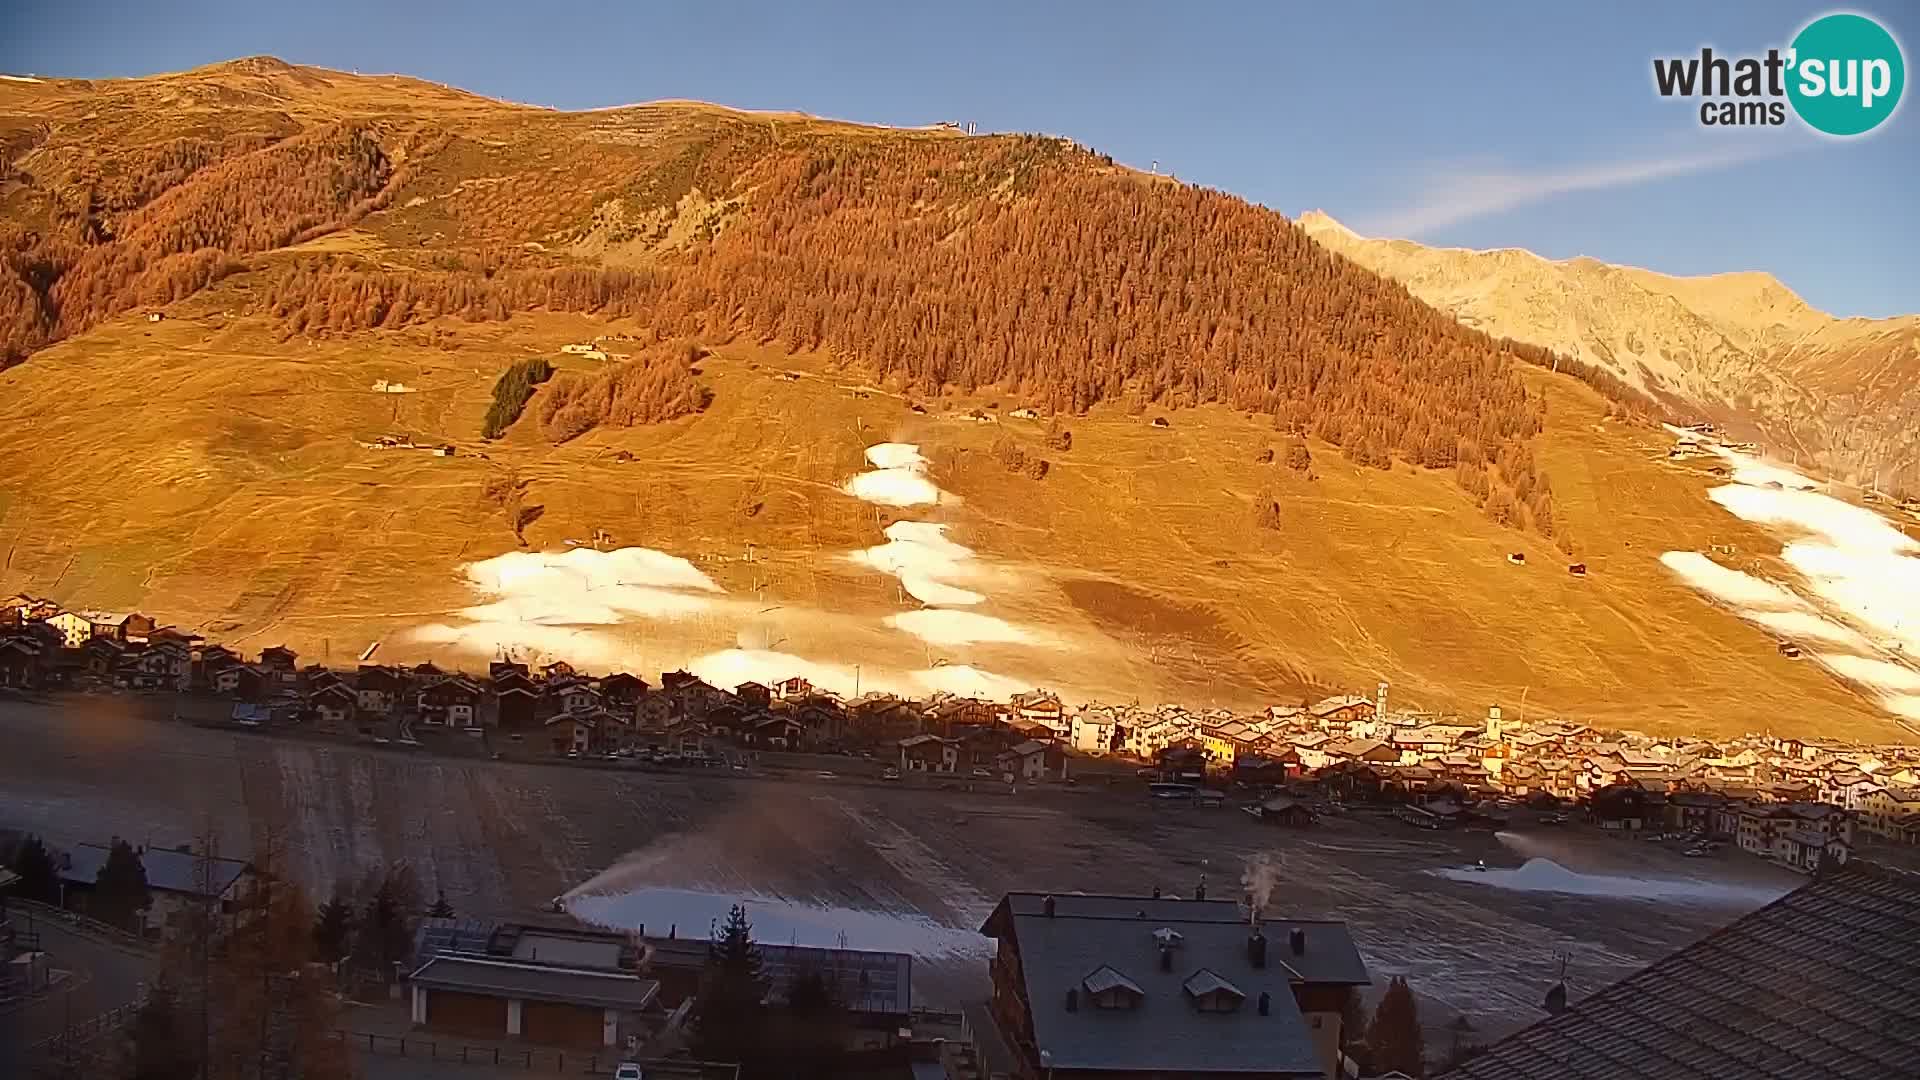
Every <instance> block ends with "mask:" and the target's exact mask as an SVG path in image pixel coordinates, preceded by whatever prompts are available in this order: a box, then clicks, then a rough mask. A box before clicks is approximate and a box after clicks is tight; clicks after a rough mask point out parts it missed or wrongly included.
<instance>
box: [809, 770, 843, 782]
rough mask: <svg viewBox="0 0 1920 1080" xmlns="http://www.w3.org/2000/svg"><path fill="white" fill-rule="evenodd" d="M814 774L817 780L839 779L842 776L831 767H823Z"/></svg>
mask: <svg viewBox="0 0 1920 1080" xmlns="http://www.w3.org/2000/svg"><path fill="white" fill-rule="evenodd" d="M813 776H814V779H816V780H838V779H839V778H840V775H839V774H838V773H836V772H834V771H833V770H831V769H821V770H820V771H819V772H817V773H814V774H813Z"/></svg>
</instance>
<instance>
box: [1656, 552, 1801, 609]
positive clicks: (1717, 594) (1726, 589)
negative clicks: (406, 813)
mask: <svg viewBox="0 0 1920 1080" xmlns="http://www.w3.org/2000/svg"><path fill="white" fill-rule="evenodd" d="M1660 561H1661V563H1663V564H1665V566H1666V568H1667V569H1669V570H1671V571H1673V572H1674V573H1676V574H1679V575H1680V576H1681V577H1682V578H1684V579H1685V580H1686V582H1687V584H1689V585H1692V586H1693V587H1694V588H1696V589H1699V590H1700V591H1701V592H1704V593H1709V594H1711V595H1712V596H1713V597H1714V598H1715V599H1717V600H1720V601H1721V602H1723V603H1727V604H1732V605H1734V606H1735V607H1739V608H1743V609H1757V610H1760V611H1806V610H1809V609H1810V608H1811V605H1810V604H1808V603H1807V602H1806V601H1805V600H1802V599H1801V598H1800V597H1799V596H1797V595H1795V594H1794V593H1793V592H1791V591H1789V590H1787V589H1785V588H1782V587H1781V586H1779V585H1775V584H1774V583H1772V582H1770V581H1766V580H1763V579H1761V578H1757V577H1754V576H1753V575H1752V574H1749V573H1747V572H1746V571H1744V570H1730V569H1728V568H1727V567H1724V566H1721V565H1720V564H1719V563H1717V562H1714V561H1713V560H1712V559H1709V558H1707V557H1706V556H1705V555H1702V554H1700V553H1699V552H1697V551H1669V552H1667V553H1666V554H1664V555H1662V556H1660Z"/></svg>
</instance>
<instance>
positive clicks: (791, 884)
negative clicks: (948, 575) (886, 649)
mask: <svg viewBox="0 0 1920 1080" xmlns="http://www.w3.org/2000/svg"><path fill="white" fill-rule="evenodd" d="M148 704H150V703H144V702H141V701H139V700H138V699H132V698H127V697H81V698H71V699H65V700H62V701H58V702H53V703H33V702H25V701H20V700H18V699H12V700H8V699H0V827H13V828H22V829H29V830H32V831H36V832H40V833H42V834H45V835H46V836H48V837H50V838H51V839H53V840H54V841H56V842H62V843H72V842H77V841H83V840H92V841H98V840H104V839H105V838H106V837H108V836H111V835H115V834H118V835H121V836H126V837H131V838H135V839H140V840H144V841H146V842H148V843H152V844H161V845H171V844H176V843H182V842H186V841H188V840H191V839H192V838H193V836H194V834H195V831H196V825H197V823H201V822H207V823H211V825H212V826H213V827H214V828H215V829H216V830H217V831H218V833H219V835H220V837H221V845H222V849H223V850H224V851H226V852H228V853H236V852H243V851H246V850H248V849H250V848H251V846H252V844H253V843H254V841H255V840H256V839H257V837H258V836H259V835H260V834H261V833H262V831H263V830H264V829H265V828H266V826H267V824H268V823H269V822H276V821H277V822H279V823H280V824H281V827H282V828H283V829H284V832H285V836H286V840H285V843H284V849H285V863H286V865H287V866H288V868H289V870H290V871H291V872H292V873H293V874H295V875H296V876H297V877H299V878H300V880H301V881H302V882H303V884H304V885H305V886H306V887H307V889H308V890H309V891H310V892H311V893H313V894H315V895H316V896H318V895H321V894H324V893H325V892H327V891H328V890H329V889H331V888H332V886H333V883H334V882H336V881H343V880H346V879H349V878H351V877H352V876H353V875H354V874H356V873H357V872H358V870H359V869H361V868H364V867H369V866H374V865H379V864H382V863H384V862H386V861H387V860H395V859H406V860H408V861H409V862H411V863H412V865H413V866H414V867H415V868H416V870H417V872H418V873H419V875H420V878H421V880H422V883H423V885H424V887H425V889H426V891H427V892H428V894H429V895H431V894H432V892H433V890H435V889H436V888H442V889H445V890H446V893H447V897H448V899H449V900H450V901H451V903H452V904H453V906H454V908H455V909H456V910H457V911H458V912H459V913H460V914H462V915H497V916H508V917H511V916H515V915H526V914H529V913H533V912H538V911H541V910H543V909H545V908H546V907H547V905H548V904H549V902H550V901H551V900H552V898H554V897H555V896H557V895H559V894H562V893H566V892H568V891H569V890H573V889H577V888H579V887H581V886H583V885H584V886H586V887H585V889H582V890H581V893H582V899H581V900H580V901H579V905H580V906H579V908H578V910H581V911H587V910H591V911H593V912H596V913H604V912H606V911H608V910H614V909H617V910H618V911H620V912H621V913H622V914H623V915H624V917H625V918H626V919H627V920H628V921H630V922H631V921H637V920H640V919H644V920H646V921H647V922H648V929H649V931H650V932H656V933H657V932H659V931H661V930H663V929H665V927H664V926H662V925H661V923H662V922H663V921H665V920H666V919H667V918H669V917H672V916H671V915H667V914H663V915H650V914H648V911H649V909H648V902H649V897H650V895H652V894H649V893H648V892H647V890H649V889H657V890H672V896H673V897H675V898H677V900H679V901H684V900H685V898H686V897H687V896H689V895H692V896H700V895H706V896H709V897H710V898H711V899H712V900H713V901H714V902H715V903H722V904H723V903H724V902H726V901H728V900H731V899H733V898H735V897H740V898H750V899H754V900H756V901H757V902H756V903H755V904H754V905H752V906H751V908H750V910H754V911H756V912H763V913H772V922H771V923H770V925H777V926H781V927H785V926H788V925H789V924H790V922H789V920H787V919H785V918H784V916H782V915H781V914H780V913H781V912H782V911H783V910H788V911H792V912H796V913H802V914H805V915H806V916H807V921H808V922H810V923H811V924H814V925H818V926H826V927H828V928H832V927H836V926H843V927H844V930H843V931H842V932H844V933H846V935H847V941H848V944H849V945H851V946H853V947H856V948H857V947H860V946H861V945H862V944H866V945H868V946H870V947H899V940H896V939H900V938H901V937H902V934H901V933H894V932H893V930H894V929H899V928H904V930H903V933H904V940H906V941H908V942H909V943H911V942H912V941H913V940H915V938H914V935H915V934H916V933H918V934H920V935H921V936H922V937H924V938H925V939H926V940H927V941H929V942H930V943H931V944H930V945H929V947H928V948H927V949H925V950H922V959H921V960H920V962H919V963H918V964H917V965H916V979H915V982H916V997H917V999H918V1000H920V1001H921V1002H923V1003H926V1004H932V1005H953V1004H957V1003H958V1002H959V1001H960V1000H962V999H965V998H968V997H974V996H980V995H982V994H984V992H985V989H986V973H985V965H984V962H983V960H984V955H985V953H984V951H983V950H982V949H980V948H978V947H971V948H970V947H967V945H966V942H968V941H969V940H970V938H969V936H968V935H966V934H964V933H958V934H956V933H954V931H970V930H973V929H975V928H977V927H978V925H979V923H980V921H981V919H982V918H983V917H984V915H985V914H986V912H987V911H988V910H989V909H990V907H991V906H992V904H993V902H994V901H995V899H997V898H998V897H999V895H1000V894H1001V893H1003V892H1005V891H1007V890H1009V889H1048V890H1055V891H1061V892H1068V891H1073V890H1082V891H1086V892H1123V893H1146V892H1148V891H1150V890H1151V889H1153V888H1154V887H1156V886H1158V887H1160V888H1163V889H1165V890H1168V891H1170V892H1174V893H1178V894H1180V895H1188V894H1190V893H1191V891H1192V890H1193V888H1194V887H1195V885H1196V884H1197V883H1198V882H1199V881H1200V880H1201V877H1202V875H1203V874H1204V875H1205V876H1206V880H1207V882H1208V886H1209V895H1211V896H1214V897H1226V896H1237V895H1239V894H1240V892H1241V889H1240V885H1239V879H1240V874H1241V871H1242V868H1243V867H1244V866H1245V864H1246V861H1247V859H1248V858H1249V857H1250V856H1252V855H1254V854H1257V853H1267V854H1269V855H1270V856H1271V857H1272V858H1274V859H1275V860H1276V861H1277V863H1278V865H1279V868H1280V873H1281V877H1282V883H1281V885H1280V886H1279V888H1278V889H1277V890H1276V891H1275V894H1274V896H1275V898H1274V901H1273V909H1274V910H1275V911H1276V912H1282V913H1287V914H1294V915H1300V916H1323V917H1336V918H1343V919H1346V920H1347V921H1348V922H1349V923H1350V925H1351V927H1352V929H1353V933H1354V936H1355V938H1356V940H1357V941H1358V942H1359V944H1360V947H1361V950H1362V952H1363V953H1364V955H1365V956H1366V959H1367V961H1368V964H1369V966H1370V968H1371V969H1372V971H1373V973H1374V975H1375V977H1376V978H1377V979H1378V980H1379V981H1381V982H1382V983H1384V981H1385V979H1386V978H1387V977H1388V976H1390V975H1394V974H1404V975H1406V976H1407V977H1408V979H1409V981H1410V982H1411V983H1412V984H1413V986H1414V988H1415V989H1416V990H1417V991H1419V992H1420V994H1421V995H1422V996H1423V998H1424V999H1425V1000H1426V1001H1427V1002H1429V1003H1430V1005H1431V1007H1432V1009H1433V1012H1432V1013H1431V1014H1429V1017H1428V1019H1429V1022H1432V1018H1433V1016H1436V1015H1451V1014H1453V1013H1455V1012H1464V1013H1466V1014H1468V1015H1469V1016H1470V1017H1472V1019H1473V1021H1474V1022H1475V1024H1476V1025H1477V1026H1478V1027H1479V1028H1480V1029H1481V1031H1482V1033H1483V1034H1490V1033H1496V1032H1499V1031H1503V1030H1506V1029H1508V1028H1511V1027H1513V1026H1516V1025H1518V1024H1520V1023H1524V1022H1526V1021H1529V1020H1532V1019H1535V1018H1537V1017H1538V1016H1540V1015H1541V1014H1540V1013H1539V1011H1538V1007H1537V1006H1538V1003H1539V1001H1540V999H1541V996H1542V995H1543V994H1544V993H1545V991H1546V989H1547V987H1548V985H1549V984H1550V983H1551V982H1552V981H1553V978H1554V975H1555V972H1556V970H1557V968H1558V964H1559V960H1560V958H1562V957H1564V958H1565V959H1566V962H1567V967H1568V979H1569V983H1570V985H1571V989H1572V991H1573V996H1574V997H1575V998H1578V997H1580V996H1582V995H1584V994H1586V993H1589V992H1591V991H1592V990H1594V989H1596V988H1598V987H1599V986H1601V985H1604V984H1606V983H1608V982H1611V981H1613V980H1615V979H1618V978H1620V977H1621V976H1623V975H1625V974H1627V973H1629V972H1631V971H1632V970H1634V969H1637V968H1639V967H1641V966H1644V965H1645V964H1646V963H1647V962H1649V961H1651V960H1653V959H1656V958H1658V957H1659V956H1661V955H1664V954H1665V953H1667V952H1669V951H1671V950H1673V949H1674V948H1677V947H1678V946H1680V945H1682V944H1685V943H1687V942H1689V941H1692V940H1694V939H1696V938H1698V937H1700V936H1701V935H1703V934H1705V933H1707V932H1709V931H1711V930H1713V929H1715V928H1717V927H1719V926H1721V925H1724V924H1725V923H1727V922H1728V921H1731V920H1732V919H1733V918H1735V917H1737V916H1738V915H1740V914H1742V913H1743V912H1745V911H1747V910H1750V909H1751V908H1753V907H1755V906H1758V905H1759V904H1760V903H1763V902H1764V901H1765V900H1766V899H1767V898H1768V897H1769V896H1771V895H1774V894H1776V893H1777V892H1780V891H1784V890H1785V889H1786V888H1790V887H1791V886H1792V885H1793V883H1794V882H1796V881H1799V880H1801V879H1800V878H1798V877H1797V876H1795V875H1792V874H1789V873H1787V872H1785V871H1778V870H1776V869H1775V868H1773V867H1770V866H1766V865H1764V864H1761V863H1759V862H1757V861H1755V860H1751V859H1748V858H1745V857H1743V856H1739V855H1735V854H1723V855H1721V856H1719V857H1717V858H1714V859H1708V860H1690V859H1683V858H1681V857H1680V856H1679V853H1678V852H1677V851H1673V850H1670V849H1669V848H1668V847H1666V846H1662V845H1654V844H1647V843H1640V842H1633V841H1628V840H1624V839H1616V838H1611V837H1603V836H1601V835H1600V834H1599V833H1598V832H1596V831H1594V830H1590V829H1585V828H1578V827H1568V828H1557V829H1556V828H1544V827H1529V826H1527V825H1526V824H1524V823H1519V822H1516V824H1515V825H1514V827H1513V828H1512V830H1511V831H1509V832H1503V833H1499V834H1486V833H1471V834H1459V835H1440V834H1432V833H1421V832H1417V831H1416V830H1413V829H1411V828H1408V827H1406V826H1404V825H1401V824H1399V823H1398V822H1396V821H1394V820H1392V819H1390V818H1383V817H1377V816H1373V815H1366V814H1358V813H1356V814H1353V815H1348V816H1342V817H1336V818H1333V819H1330V820H1329V821H1327V822H1326V823H1324V824H1323V825H1322V826H1321V827H1319V828H1315V829H1312V830H1304V831H1292V830H1283V829H1280V828H1276V827H1273V826H1267V825H1262V824H1260V823H1258V822H1256V821H1254V820H1253V819H1251V818H1249V817H1247V816H1246V815H1243V814H1240V813H1237V812H1235V811H1233V810H1230V809H1228V810H1200V809H1194V808H1167V807H1161V806H1155V805H1152V804H1149V802H1148V801H1147V800H1146V798H1145V796H1144V794H1143V793H1141V792H1140V791H1138V790H1137V788H1135V787H1132V786H1121V787H1116V788H1109V787H1107V786H1106V785H1105V784H1101V783H1087V784H1083V785H1081V786H1080V787H1078V788H1075V789H1057V788H1056V789H1050V790H1040V789H1030V788H1028V789H1022V790H1021V791H1019V792H1018V793H1017V794H1013V795H1009V794H1006V793H1005V792H1004V791H1002V792H997V793H992V794H989V793H985V792H979V793H970V792H965V791H935V790H922V789H915V788H909V787H902V786H899V785H887V784H881V783H877V782H868V781H865V780H862V779H859V778H857V777H853V776H847V775H843V776H840V777H836V778H834V779H820V778H818V777H817V776H815V775H814V773H813V772H810V771H801V772H794V773H789V774H784V775H764V776H737V775H734V774H732V773H729V772H721V773H712V772H701V773H665V772H658V773H656V772H638V771H614V770H608V769H598V768H585V767H580V766H575V765H566V764H560V763H554V764H535V763H528V762H514V761H491V760H486V759H484V758H476V757H471V756H469V757H467V758H455V757H449V756H436V755H430V754H427V753H425V752H424V751H421V750H412V751H408V750H402V749H397V748H387V747H375V746H371V745H357V744H348V743H330V742H322V741H316V740H310V739H302V738H289V737H275V736H270V735H264V734H258V733H235V732H226V731H218V730H211V729H205V728H197V727H192V726H188V725H183V724H178V723H173V722H171V721H168V720H165V719H160V718H158V716H159V715H164V709H159V710H154V709H149V710H147V712H144V713H143V711H142V708H143V706H145V705H148ZM855 764H856V765H857V764H858V763H855ZM1480 859H1484V860H1486V863H1487V865H1488V866H1489V867H1490V868H1513V867H1518V866H1520V865H1522V864H1523V863H1524V862H1525V861H1526V860H1528V859H1545V860H1552V862H1554V863H1557V864H1559V866H1561V867H1565V868H1567V869H1568V870H1571V871H1575V872H1578V873H1580V874H1588V875H1602V876H1605V880H1608V881H1613V880H1617V879H1618V878H1626V879H1627V882H1626V885H1627V887H1629V888H1630V887H1631V884H1632V882H1631V879H1632V878H1634V877H1659V878H1670V879H1686V880H1689V881H1692V882H1695V883H1696V884H1698V885H1701V886H1704V887H1702V888H1696V889H1692V890H1689V891H1690V892H1691V893H1693V894H1696V895H1695V896H1694V898H1692V899H1689V900H1688V901H1687V902H1674V901H1671V900H1667V901H1660V902H1655V901H1648V900H1642V899H1635V898H1632V897H1631V896H1622V895H1605V894H1604V890H1602V894H1600V895H1572V894H1567V893H1558V892H1540V891H1523V890H1520V889H1516V888H1508V887H1503V886H1502V885H1499V884H1495V881H1496V880H1499V881H1504V880H1506V879H1509V878H1517V879H1522V880H1524V879H1526V878H1525V876H1523V875H1489V876H1488V877H1487V878H1486V879H1484V880H1475V878H1476V877H1477V876H1478V875H1477V874H1475V873H1468V874H1458V875H1455V877H1454V878H1448V877H1445V876H1442V875H1441V874H1440V873H1437V872H1436V871H1441V870H1445V869H1449V868H1459V867H1462V866H1471V865H1473V864H1475V863H1476V862H1477V860H1480ZM1541 865H1545V864H1541ZM608 868H614V869H612V870H611V872H608V873H605V874H603V873H602V872H603V871H607V870H608ZM1555 870H1556V872H1558V871H1557V868H1555ZM1536 876H1537V875H1536ZM1596 880H1599V879H1598V878H1596ZM1717 886H1724V888H1720V887H1717ZM1661 891H1662V892H1663V893H1665V894H1672V893H1674V892H1675V891H1677V890H1674V889H1671V888H1668V889H1664V890H1661ZM618 894H632V895H631V896H628V897H627V898H626V899H624V900H621V901H619V902H618V903H616V902H614V900H613V899H611V897H616V896H618ZM596 895H597V897H598V898H597V899H596V898H595V896H596ZM660 895H662V896H664V895H667V894H665V893H662V894H660ZM663 910H664V911H667V912H679V911H684V910H685V905H684V903H678V902H676V903H675V904H670V905H668V906H667V907H666V908H665V909H663ZM636 913H637V914H636ZM876 913H877V914H876ZM890 918H891V922H889V919H890ZM896 923H897V927H895V926H894V925H893V924H896ZM676 929H677V930H678V932H679V933H681V934H682V935H683V936H687V935H696V934H701V935H703V934H704V933H705V930H706V927H705V926H704V925H698V926H691V927H690V926H686V925H684V924H682V925H679V926H677V928H676ZM777 932H779V933H786V932H788V931H786V930H784V929H782V930H780V931H777ZM875 935H879V936H881V937H883V938H885V940H867V939H869V938H872V937H874V936H875ZM767 938H768V940H774V938H773V937H772V935H771V934H769V935H767ZM955 942H960V943H961V944H960V945H956V944H955Z"/></svg>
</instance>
